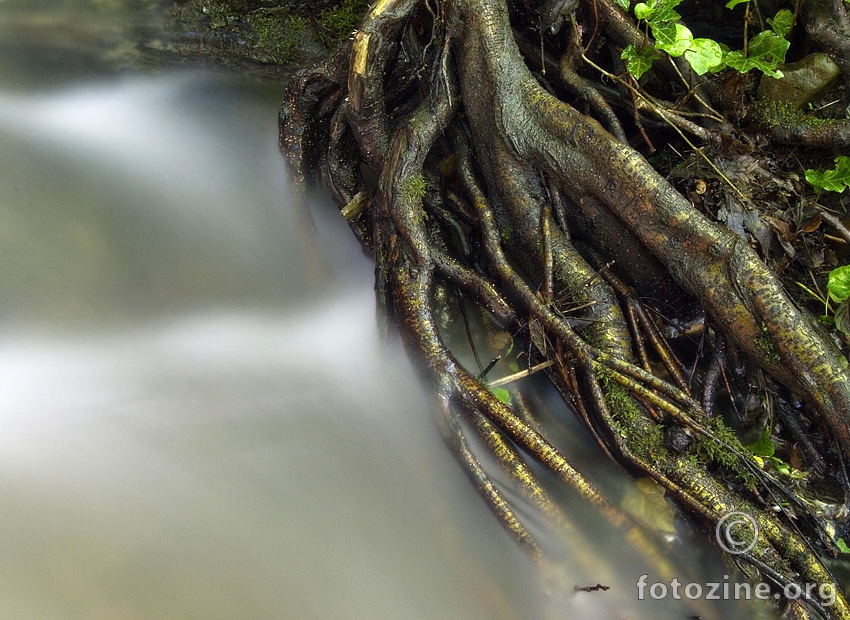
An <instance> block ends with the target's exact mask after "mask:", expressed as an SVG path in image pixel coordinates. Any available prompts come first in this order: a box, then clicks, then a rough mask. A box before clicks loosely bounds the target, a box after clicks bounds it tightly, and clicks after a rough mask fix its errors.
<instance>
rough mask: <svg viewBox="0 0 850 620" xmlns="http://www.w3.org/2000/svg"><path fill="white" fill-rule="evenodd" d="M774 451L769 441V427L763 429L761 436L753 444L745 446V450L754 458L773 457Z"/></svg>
mask: <svg viewBox="0 0 850 620" xmlns="http://www.w3.org/2000/svg"><path fill="white" fill-rule="evenodd" d="M775 449H776V448H775V447H774V445H773V442H772V441H771V440H770V427H767V428H765V429H764V432H763V433H762V434H761V436H760V437H759V438H758V439H757V440H756V441H755V442H754V443H751V444H750V445H748V446H747V450H749V451H750V452H752V453H753V454H755V455H756V456H764V457H769V456H773V453H774V451H775Z"/></svg>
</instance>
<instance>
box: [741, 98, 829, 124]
mask: <svg viewBox="0 0 850 620" xmlns="http://www.w3.org/2000/svg"><path fill="white" fill-rule="evenodd" d="M752 111H753V114H754V115H755V117H756V118H757V119H758V120H760V121H761V122H763V123H767V124H768V125H785V126H790V125H801V124H802V125H807V126H809V127H820V126H821V125H824V124H825V123H829V122H831V119H823V118H818V117H817V116H814V115H812V114H805V113H804V112H803V111H802V110H799V109H798V108H796V107H794V105H793V104H792V103H791V102H789V101H774V100H771V99H763V100H759V101H756V102H754V103H753V105H752Z"/></svg>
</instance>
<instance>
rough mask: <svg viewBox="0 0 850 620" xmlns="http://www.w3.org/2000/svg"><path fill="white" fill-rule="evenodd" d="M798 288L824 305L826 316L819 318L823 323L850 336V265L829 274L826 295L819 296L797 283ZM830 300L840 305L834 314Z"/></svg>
mask: <svg viewBox="0 0 850 620" xmlns="http://www.w3.org/2000/svg"><path fill="white" fill-rule="evenodd" d="M797 286H799V287H800V288H802V289H803V290H804V291H806V292H807V293H808V294H809V295H811V296H812V297H814V298H815V299H817V300H818V301H819V302H820V303H822V304H823V309H824V314H823V315H821V316H820V317H819V318H820V321H821V323H826V324H828V325H834V326H835V328H836V329H837V330H838V331H840V332H841V333H842V334H846V335H848V336H850V265H844V266H843V267H836V268H835V269H833V270H832V271H830V272H829V279H828V281H827V285H826V287H827V293H826V294H825V295H818V294H817V293H815V292H814V291H813V290H812V289H810V288H809V287H807V286H806V285H805V284H802V283H801V282H797ZM830 300H832V301H833V302H835V303H837V304H838V307H837V308H836V309H835V311H834V312H833V311H832V306H831V305H830V303H829V302H830ZM831 313H832V314H831Z"/></svg>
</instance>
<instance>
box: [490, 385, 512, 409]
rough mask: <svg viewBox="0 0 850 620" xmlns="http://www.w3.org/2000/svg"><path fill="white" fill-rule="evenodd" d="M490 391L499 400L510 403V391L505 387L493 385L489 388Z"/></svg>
mask: <svg viewBox="0 0 850 620" xmlns="http://www.w3.org/2000/svg"><path fill="white" fill-rule="evenodd" d="M490 391H491V392H493V396H495V397H496V398H498V399H499V400H500V401H501V402H503V403H505V404H506V405H510V404H511V393H510V392H508V391H507V390H506V389H505V388H500V387H494V388H490Z"/></svg>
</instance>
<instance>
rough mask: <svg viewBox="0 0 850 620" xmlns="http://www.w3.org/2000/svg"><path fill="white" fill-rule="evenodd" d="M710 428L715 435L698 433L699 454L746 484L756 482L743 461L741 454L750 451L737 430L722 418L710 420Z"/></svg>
mask: <svg viewBox="0 0 850 620" xmlns="http://www.w3.org/2000/svg"><path fill="white" fill-rule="evenodd" d="M708 428H709V430H710V431H711V434H712V435H713V437H708V436H706V435H702V434H699V435H697V437H696V446H697V454H698V455H699V456H700V457H702V458H703V459H704V460H706V461H709V462H711V463H715V464H716V465H720V466H721V467H723V468H724V469H726V470H727V471H730V472H731V473H732V474H733V475H734V476H735V477H736V478H737V479H738V480H740V481H741V482H743V483H744V484H746V485H748V486H749V485H752V484H753V483H754V482H755V476H754V475H753V473H752V472H751V471H750V470H749V469H747V467H746V466H745V465H744V464H743V463H742V462H741V457H740V456H739V455H746V454H749V451H748V450H747V449H746V448H745V447H744V446H743V444H741V440H740V439H738V436H737V435H736V434H735V431H733V430H732V429H731V428H729V427H728V426H726V424H725V423H724V422H723V420H722V419H720V418H711V419H710V420H708ZM730 448H731V449H730Z"/></svg>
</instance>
